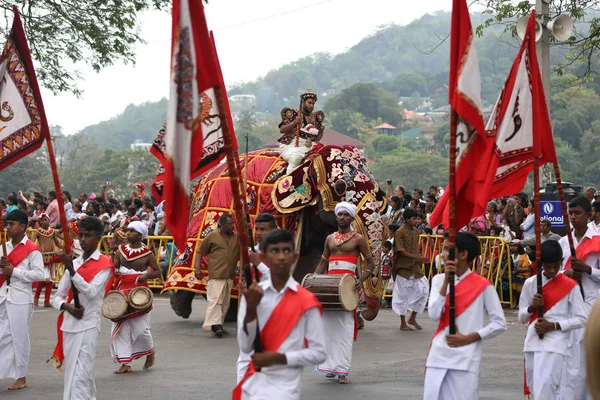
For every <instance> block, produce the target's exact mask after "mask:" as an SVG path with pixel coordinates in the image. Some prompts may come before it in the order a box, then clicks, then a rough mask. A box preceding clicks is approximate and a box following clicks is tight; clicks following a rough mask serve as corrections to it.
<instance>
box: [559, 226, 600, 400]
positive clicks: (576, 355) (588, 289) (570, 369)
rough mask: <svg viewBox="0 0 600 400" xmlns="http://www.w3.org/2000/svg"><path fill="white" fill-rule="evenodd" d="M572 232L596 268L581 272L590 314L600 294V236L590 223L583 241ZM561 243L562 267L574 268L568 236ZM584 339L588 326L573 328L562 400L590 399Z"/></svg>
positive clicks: (583, 257) (579, 255) (580, 257)
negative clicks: (599, 291) (599, 293)
mask: <svg viewBox="0 0 600 400" xmlns="http://www.w3.org/2000/svg"><path fill="white" fill-rule="evenodd" d="M572 235H573V243H574V245H575V250H576V253H577V259H578V260H581V261H582V262H583V263H584V264H585V265H587V266H589V267H590V268H591V269H592V271H591V273H590V274H589V275H588V274H586V273H584V274H582V276H581V286H582V287H583V293H584V298H583V302H584V304H583V307H584V310H585V315H586V318H587V316H589V315H590V312H591V311H592V307H593V306H594V303H595V301H596V298H597V297H598V290H600V236H598V235H596V234H595V233H594V230H593V229H592V228H591V227H589V226H588V229H587V231H586V232H585V235H584V236H583V238H582V239H581V241H577V237H575V231H573V232H572ZM559 243H560V246H561V247H562V251H563V266H562V270H563V271H565V270H568V269H571V256H570V254H571V249H570V247H569V240H568V238H567V237H566V236H565V237H563V238H562V239H560V240H559ZM583 339H584V328H580V329H575V330H572V331H571V333H570V338H569V345H568V348H567V357H566V358H565V363H566V365H565V368H564V369H563V379H562V381H561V389H560V399H561V400H563V399H566V400H569V399H573V400H579V399H586V398H587V396H588V390H587V386H586V380H585V379H586V378H585V377H586V363H585V343H584V340H583Z"/></svg>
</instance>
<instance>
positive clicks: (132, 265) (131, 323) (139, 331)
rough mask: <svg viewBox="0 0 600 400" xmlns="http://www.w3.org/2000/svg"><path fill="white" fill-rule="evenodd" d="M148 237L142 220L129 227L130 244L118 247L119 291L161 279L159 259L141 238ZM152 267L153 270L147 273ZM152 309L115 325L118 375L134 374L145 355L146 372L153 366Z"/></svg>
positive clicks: (113, 349)
mask: <svg viewBox="0 0 600 400" xmlns="http://www.w3.org/2000/svg"><path fill="white" fill-rule="evenodd" d="M147 237H148V228H147V227H146V225H145V224H144V223H142V222H140V221H133V222H131V223H129V225H128V227H127V241H128V244H124V245H121V246H119V248H118V250H117V257H115V269H117V270H118V272H119V273H120V274H121V276H120V281H119V283H118V285H117V289H119V290H123V291H126V292H127V291H129V290H131V289H133V288H135V287H137V286H146V287H147V286H148V279H156V278H160V269H159V267H158V262H157V261H156V256H155V255H154V253H153V252H152V251H151V250H150V249H149V248H147V247H146V246H145V245H144V243H142V239H145V238H147ZM148 268H150V271H149V270H148ZM149 311H150V309H149V310H147V311H145V312H138V313H135V314H133V315H131V316H130V317H128V318H126V319H124V320H121V321H119V322H116V323H115V322H113V324H112V329H111V335H110V351H111V354H112V356H113V359H114V361H115V362H116V363H119V364H121V367H120V368H119V369H118V370H116V371H115V374H124V373H127V372H131V362H132V361H133V360H136V359H138V358H141V357H144V356H146V362H145V363H144V367H143V368H144V369H148V368H150V367H152V366H153V365H154V360H155V352H154V343H153V341H152V334H151V333H150V313H149Z"/></svg>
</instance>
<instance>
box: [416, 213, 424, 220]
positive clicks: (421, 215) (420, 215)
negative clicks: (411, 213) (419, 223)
mask: <svg viewBox="0 0 600 400" xmlns="http://www.w3.org/2000/svg"><path fill="white" fill-rule="evenodd" d="M417 217H419V218H421V219H422V220H423V221H425V214H423V213H421V212H420V213H419V215H417Z"/></svg>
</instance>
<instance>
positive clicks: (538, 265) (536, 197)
mask: <svg viewBox="0 0 600 400" xmlns="http://www.w3.org/2000/svg"><path fill="white" fill-rule="evenodd" d="M533 202H534V205H533V208H534V210H533V213H534V217H535V219H534V227H535V269H536V282H537V294H539V295H543V289H542V286H543V282H542V227H541V220H540V216H541V207H540V165H539V159H538V158H537V157H536V158H534V159H533ZM537 315H538V318H543V317H544V306H539V307H538V308H537ZM538 336H539V338H540V339H543V338H544V334H543V333H540V334H539V335H538Z"/></svg>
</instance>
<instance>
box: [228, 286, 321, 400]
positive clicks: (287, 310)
mask: <svg viewBox="0 0 600 400" xmlns="http://www.w3.org/2000/svg"><path fill="white" fill-rule="evenodd" d="M313 307H317V308H318V309H319V311H321V313H323V308H322V306H321V303H319V300H317V298H316V297H315V296H314V295H313V294H312V293H310V292H309V291H308V290H306V289H304V288H303V287H302V286H300V285H298V286H297V289H296V291H293V290H291V289H288V290H287V291H286V292H285V294H284V295H283V298H282V299H281V300H280V301H279V303H278V304H277V305H276V306H275V309H274V310H273V312H272V313H271V316H270V317H269V319H268V320H267V322H266V323H265V326H264V327H263V328H262V329H261V331H260V340H261V342H262V345H263V349H264V350H265V351H277V350H279V348H280V347H281V345H282V344H283V342H284V341H285V339H286V338H287V337H288V336H289V335H290V333H291V332H292V329H294V327H295V326H296V324H297V323H298V321H299V320H300V317H302V314H304V312H306V311H308V310H309V309H311V308H313ZM255 373H256V370H255V369H254V365H253V364H252V362H251V363H250V365H248V369H247V370H246V374H245V375H244V377H243V378H242V380H241V381H240V383H239V384H238V385H237V386H236V387H235V389H233V400H241V399H242V386H243V385H244V383H245V382H246V381H247V380H248V379H249V378H250V377H251V376H252V375H254V374H255Z"/></svg>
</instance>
